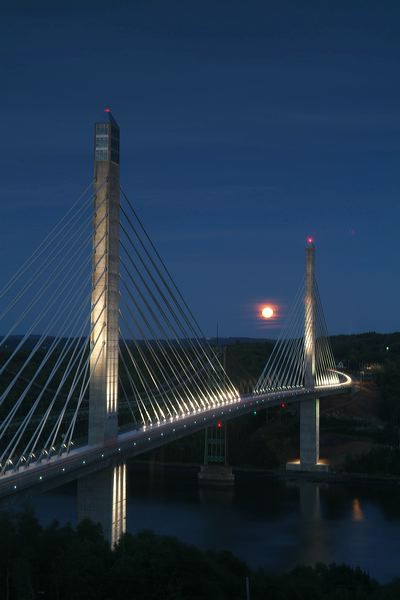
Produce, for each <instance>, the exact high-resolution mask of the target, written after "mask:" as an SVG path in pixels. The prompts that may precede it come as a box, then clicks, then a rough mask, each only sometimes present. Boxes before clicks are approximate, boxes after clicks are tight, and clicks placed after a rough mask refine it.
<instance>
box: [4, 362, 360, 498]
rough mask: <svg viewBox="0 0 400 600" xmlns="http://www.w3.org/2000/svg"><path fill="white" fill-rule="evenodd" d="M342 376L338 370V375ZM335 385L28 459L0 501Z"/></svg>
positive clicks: (319, 394)
mask: <svg viewBox="0 0 400 600" xmlns="http://www.w3.org/2000/svg"><path fill="white" fill-rule="evenodd" d="M341 375H343V374H341ZM344 377H345V378H346V380H345V381H344V382H343V383H339V384H338V385H330V386H325V387H318V388H315V389H312V390H309V389H305V388H301V389H290V390H280V391H277V392H268V393H265V394H249V395H247V396H242V397H240V399H237V400H233V401H231V402H227V403H225V404H223V405H221V406H218V407H214V408H208V409H205V410H202V411H198V412H196V413H193V414H189V415H185V416H184V417H180V418H174V419H173V420H168V421H165V422H162V423H159V424H155V425H153V426H147V427H145V428H141V429H133V430H132V429H130V430H128V431H123V432H120V433H119V435H118V437H117V438H116V440H113V441H112V442H111V443H110V444H108V445H107V446H104V447H100V446H82V447H77V448H73V449H72V450H71V451H70V452H69V453H68V454H62V455H60V456H59V455H55V456H52V457H50V458H46V459H42V460H41V461H40V462H39V461H38V462H33V463H31V464H29V465H27V466H22V467H19V468H18V469H17V470H9V471H7V472H6V473H5V474H4V475H2V476H1V477H0V500H1V501H4V500H5V501H6V502H8V501H9V500H11V499H12V497H13V496H15V495H19V496H21V495H29V494H30V492H31V491H33V490H34V491H35V492H40V491H47V490H49V489H52V488H54V487H57V486H59V485H62V484H64V483H68V482H70V481H73V480H75V479H78V478H80V477H82V476H84V475H85V474H90V473H94V472H96V471H100V470H101V469H104V468H106V467H108V466H111V465H113V464H115V463H116V462H118V461H121V460H125V459H127V458H132V457H135V456H138V455H140V454H143V453H144V452H148V451H149V450H153V449H155V448H158V447H160V446H162V445H164V444H167V443H169V442H172V441H174V440H177V439H179V438H182V437H185V436H187V435H190V434H191V433H195V432H196V431H200V430H202V429H205V428H206V427H209V426H211V425H215V424H216V422H217V421H227V420H229V419H232V418H235V417H238V416H240V415H243V414H246V413H249V412H252V411H253V410H255V409H257V408H260V409H261V408H268V407H273V406H278V405H279V404H281V403H282V402H285V403H286V404H292V403H295V402H299V401H302V400H311V399H313V398H324V397H326V396H331V395H333V394H341V393H344V392H348V391H349V390H350V389H351V387H352V385H353V382H352V380H351V379H350V377H348V376H347V375H345V376H344Z"/></svg>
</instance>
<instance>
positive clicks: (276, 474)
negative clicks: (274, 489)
mask: <svg viewBox="0 0 400 600" xmlns="http://www.w3.org/2000/svg"><path fill="white" fill-rule="evenodd" d="M128 462H129V464H130V465H132V466H133V465H135V466H137V467H147V468H154V469H159V470H161V469H165V470H182V471H184V470H186V471H194V470H196V471H199V470H200V467H201V463H183V462H163V461H146V460H132V461H128ZM230 466H231V467H232V470H233V472H234V473H235V474H241V475H258V476H261V477H265V478H269V479H275V480H280V481H293V482H300V481H308V482H313V483H337V484H341V485H352V484H355V483H357V484H363V485H377V484H379V485H382V484H384V485H387V486H400V475H377V474H369V473H345V472H341V471H339V472H337V471H325V472H304V471H303V472H302V471H286V470H285V469H283V468H282V469H265V468H263V467H250V466H234V465H230Z"/></svg>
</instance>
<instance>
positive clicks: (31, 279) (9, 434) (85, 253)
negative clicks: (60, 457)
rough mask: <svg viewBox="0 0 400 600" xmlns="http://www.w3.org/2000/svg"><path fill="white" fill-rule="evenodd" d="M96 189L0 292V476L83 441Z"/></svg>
mask: <svg viewBox="0 0 400 600" xmlns="http://www.w3.org/2000/svg"><path fill="white" fill-rule="evenodd" d="M103 185H104V182H103V183H102V184H101V185H99V186H98V188H97V190H98V189H99V188H101V187H102V186H103ZM92 188H93V182H91V183H90V184H89V186H88V187H87V188H86V189H85V190H84V192H83V193H82V194H81V195H80V196H79V198H78V199H77V200H76V202H75V203H74V204H73V205H72V206H71V208H70V210H69V211H68V212H67V214H66V215H65V216H64V217H63V218H62V219H61V221H60V222H59V223H58V224H57V225H56V226H55V227H54V228H53V229H52V231H51V232H50V233H49V235H48V236H47V237H46V238H45V239H44V240H43V242H42V244H41V245H40V246H39V247H38V248H37V249H36V250H35V251H34V252H33V254H32V255H31V256H30V258H28V260H27V261H26V262H25V263H24V264H23V265H22V267H21V268H20V269H19V270H18V271H17V273H16V274H15V275H14V277H13V278H12V279H11V280H10V281H9V282H8V283H7V284H6V285H5V286H4V287H3V288H2V289H1V290H0V328H1V329H0V330H1V331H4V332H5V333H4V334H3V335H2V337H1V338H0V473H1V474H2V473H4V472H5V471H6V470H8V469H10V468H17V467H19V466H21V465H23V464H24V465H26V464H29V463H30V462H32V461H35V460H40V459H41V458H43V457H45V456H47V457H49V456H51V455H52V454H55V453H61V452H63V451H68V450H69V448H70V447H71V445H73V443H74V442H73V437H74V435H79V436H82V437H84V436H85V434H86V431H85V430H84V428H78V431H76V424H77V420H78V419H77V417H78V412H79V409H80V407H81V406H82V405H83V404H84V403H85V404H86V407H87V401H88V385H89V380H90V373H89V369H88V364H89V357H90V353H91V352H92V351H93V348H90V343H89V340H90V333H91V324H90V321H91V290H92V284H93V282H92V276H91V273H92V267H93V264H92V263H93V253H94V248H93V241H92V240H93V200H94V197H95V194H96V191H97V190H95V191H92ZM86 413H87V410H86ZM86 418H87V417H86Z"/></svg>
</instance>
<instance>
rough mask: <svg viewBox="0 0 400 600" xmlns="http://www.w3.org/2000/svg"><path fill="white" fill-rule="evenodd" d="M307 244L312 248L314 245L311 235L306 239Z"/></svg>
mask: <svg viewBox="0 0 400 600" xmlns="http://www.w3.org/2000/svg"><path fill="white" fill-rule="evenodd" d="M307 244H308V245H309V246H312V245H313V244H314V238H313V237H312V236H311V235H309V236H308V238H307Z"/></svg>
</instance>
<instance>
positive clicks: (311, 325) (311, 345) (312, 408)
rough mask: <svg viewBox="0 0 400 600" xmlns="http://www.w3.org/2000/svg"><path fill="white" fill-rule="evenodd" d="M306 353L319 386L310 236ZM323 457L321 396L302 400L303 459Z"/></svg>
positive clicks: (309, 379)
mask: <svg viewBox="0 0 400 600" xmlns="http://www.w3.org/2000/svg"><path fill="white" fill-rule="evenodd" d="M304 353H305V363H306V364H305V381H304V385H305V387H306V388H308V389H313V388H314V387H315V247H314V241H313V239H312V238H308V239H307V246H306V272H305V292H304ZM318 460H319V400H318V399H317V400H305V401H303V402H301V403H300V463H301V465H302V466H304V467H310V466H314V465H316V464H317V463H318Z"/></svg>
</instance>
